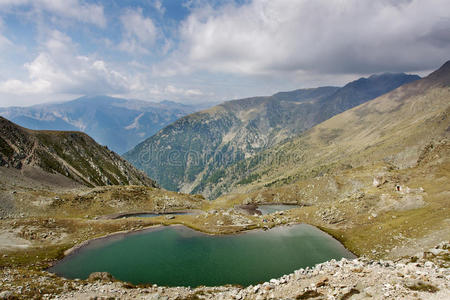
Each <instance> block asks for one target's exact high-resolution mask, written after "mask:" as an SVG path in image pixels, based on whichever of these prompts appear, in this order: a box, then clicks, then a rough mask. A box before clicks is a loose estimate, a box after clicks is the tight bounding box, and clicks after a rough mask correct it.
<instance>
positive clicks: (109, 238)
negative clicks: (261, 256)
mask: <svg viewBox="0 0 450 300" xmlns="http://www.w3.org/2000/svg"><path fill="white" fill-rule="evenodd" d="M298 225H306V226H308V227H312V228H315V229H317V230H319V231H320V232H321V233H322V234H324V235H326V236H327V237H328V238H330V239H333V240H335V241H337V242H338V244H339V245H340V246H341V247H342V248H343V249H344V250H345V251H347V252H348V253H349V254H351V255H353V256H354V258H358V256H357V255H356V254H355V253H354V252H353V251H351V250H350V249H348V248H347V247H345V245H344V244H343V243H342V242H341V241H339V239H336V238H335V237H334V236H333V235H332V234H330V233H328V232H327V231H325V230H323V229H322V228H319V227H318V226H315V225H311V224H307V223H295V224H282V225H279V226H274V227H271V228H269V229H267V228H261V227H258V228H249V229H247V228H241V230H237V231H235V232H232V233H219V234H217V233H211V232H206V231H203V230H198V229H197V228H193V227H190V226H188V225H186V224H169V225H166V224H157V225H152V226H149V227H145V228H142V229H138V230H133V229H132V230H123V231H117V232H113V233H110V234H106V235H103V236H99V237H96V238H92V239H89V240H86V241H84V242H82V243H79V244H77V245H75V246H73V247H71V248H69V249H67V250H66V251H64V257H63V258H61V259H58V260H55V261H52V262H51V263H50V265H49V267H48V268H46V270H45V271H47V272H50V273H53V274H56V275H58V276H61V277H64V276H62V275H61V274H58V273H57V272H52V271H50V269H51V268H53V267H54V266H56V265H57V264H58V263H60V262H63V261H65V260H68V259H70V258H71V257H73V256H74V255H77V254H78V253H79V252H80V251H82V250H83V249H84V248H86V247H88V246H90V245H92V244H95V243H107V242H109V241H112V240H116V239H120V238H124V237H126V236H129V235H135V234H144V233H150V232H153V231H157V230H162V229H164V228H166V227H175V228H177V227H178V228H186V229H188V230H190V231H192V232H195V233H198V234H201V235H207V236H225V235H226V236H237V235H242V234H246V233H250V232H265V231H268V230H280V229H283V228H288V227H292V226H298Z"/></svg>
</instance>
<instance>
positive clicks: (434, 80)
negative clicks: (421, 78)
mask: <svg viewBox="0 0 450 300" xmlns="http://www.w3.org/2000/svg"><path fill="white" fill-rule="evenodd" d="M426 79H427V80H428V82H429V83H431V84H437V85H443V86H449V85H450V60H449V61H447V62H446V63H444V64H443V65H442V66H441V67H440V68H439V69H437V70H436V71H434V72H432V73H431V74H430V75H428V76H427V78H426Z"/></svg>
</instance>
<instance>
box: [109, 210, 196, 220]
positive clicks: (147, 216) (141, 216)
mask: <svg viewBox="0 0 450 300" xmlns="http://www.w3.org/2000/svg"><path fill="white" fill-rule="evenodd" d="M194 214H196V213H195V212H192V211H181V212H168V213H129V214H123V215H119V216H117V217H115V219H123V218H132V217H135V218H154V217H160V216H179V215H194Z"/></svg>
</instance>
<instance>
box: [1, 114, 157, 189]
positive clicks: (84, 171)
mask: <svg viewBox="0 0 450 300" xmlns="http://www.w3.org/2000/svg"><path fill="white" fill-rule="evenodd" d="M0 166H1V167H7V168H15V169H19V170H24V169H30V168H31V169H35V170H36V171H38V172H39V171H44V172H40V174H41V175H42V174H45V173H49V174H59V175H62V176H65V177H68V178H70V179H72V180H73V181H75V182H78V183H79V184H82V185H86V186H91V187H92V186H103V185H124V184H125V185H128V184H134V185H145V186H151V187H154V186H156V184H155V182H154V181H153V180H151V179H150V178H148V177H147V176H146V175H145V174H144V173H143V172H141V171H138V170H136V169H135V168H134V167H133V166H132V165H130V164H129V163H128V162H127V161H125V160H124V159H122V158H121V157H120V156H119V155H117V154H116V153H114V152H111V151H109V150H108V149H107V148H106V147H104V146H101V145H99V144H97V143H96V142H95V141H94V140H93V139H92V138H90V137H89V136H88V135H86V134H84V133H81V132H73V131H34V130H29V129H25V128H22V127H20V126H18V125H16V124H14V123H12V122H10V121H8V120H6V119H4V118H2V117H0ZM41 175H39V176H41ZM43 177H44V176H43Z"/></svg>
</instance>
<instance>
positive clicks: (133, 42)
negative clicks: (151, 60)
mask: <svg viewBox="0 0 450 300" xmlns="http://www.w3.org/2000/svg"><path fill="white" fill-rule="evenodd" d="M120 21H121V22H122V25H123V28H124V34H123V40H122V42H121V43H120V45H119V49H120V50H122V51H127V52H130V53H136V52H137V53H149V48H150V47H151V46H153V44H154V42H155V40H156V37H157V29H156V26H155V25H154V23H153V21H152V19H150V18H146V17H144V16H143V15H142V9H137V10H131V9H130V10H127V11H126V13H125V14H123V15H122V16H121V17H120Z"/></svg>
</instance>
